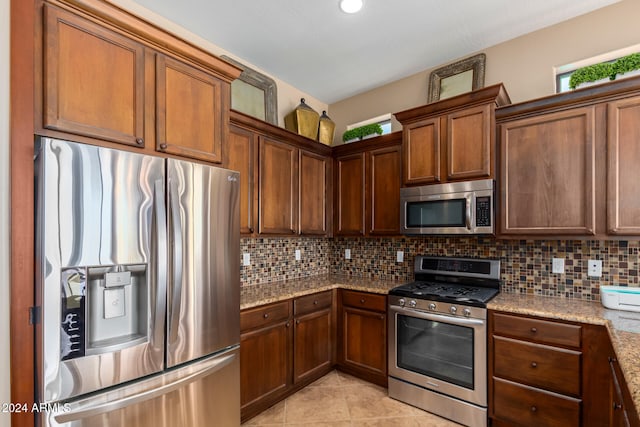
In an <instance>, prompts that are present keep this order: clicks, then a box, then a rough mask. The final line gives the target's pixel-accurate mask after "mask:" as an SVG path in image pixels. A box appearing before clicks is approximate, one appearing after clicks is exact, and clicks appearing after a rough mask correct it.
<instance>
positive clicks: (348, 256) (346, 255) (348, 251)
mask: <svg viewBox="0 0 640 427" xmlns="http://www.w3.org/2000/svg"><path fill="white" fill-rule="evenodd" d="M344 259H351V249H345V250H344Z"/></svg>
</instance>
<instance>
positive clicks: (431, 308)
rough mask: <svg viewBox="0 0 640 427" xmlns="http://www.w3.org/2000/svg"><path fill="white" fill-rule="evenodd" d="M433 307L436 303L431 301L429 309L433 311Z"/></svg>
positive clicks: (434, 307)
mask: <svg viewBox="0 0 640 427" xmlns="http://www.w3.org/2000/svg"><path fill="white" fill-rule="evenodd" d="M435 309H436V304H435V303H433V302H432V303H431V304H429V310H431V311H435Z"/></svg>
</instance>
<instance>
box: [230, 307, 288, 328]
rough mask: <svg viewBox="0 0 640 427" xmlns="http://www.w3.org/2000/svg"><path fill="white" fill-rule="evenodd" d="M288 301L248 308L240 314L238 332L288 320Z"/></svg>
mask: <svg viewBox="0 0 640 427" xmlns="http://www.w3.org/2000/svg"><path fill="white" fill-rule="evenodd" d="M290 315H291V304H290V300H287V301H282V302H277V303H274V304H269V305H263V306H260V307H256V308H250V309H248V310H244V311H242V312H241V313H240V330H241V331H246V330H248V329H255V328H260V327H263V326H267V325H270V324H272V323H276V322H279V321H283V320H286V319H288V318H289V316H290Z"/></svg>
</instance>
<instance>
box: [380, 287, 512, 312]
mask: <svg viewBox="0 0 640 427" xmlns="http://www.w3.org/2000/svg"><path fill="white" fill-rule="evenodd" d="M499 292H500V290H499V289H495V288H484V287H477V286H467V285H464V284H452V283H442V282H428V281H416V282H411V283H407V284H406V285H401V286H398V287H396V288H393V289H392V290H391V291H390V292H389V294H391V295H399V296H404V297H409V298H415V299H423V300H433V301H443V302H457V303H460V304H466V305H472V306H476V307H486V305H487V302H488V301H489V300H491V298H493V297H494V296H496V295H497V294H498V293H499Z"/></svg>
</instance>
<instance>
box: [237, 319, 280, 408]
mask: <svg viewBox="0 0 640 427" xmlns="http://www.w3.org/2000/svg"><path fill="white" fill-rule="evenodd" d="M290 331H291V328H290V323H289V322H288V321H283V322H280V323H278V324H275V325H272V326H269V327H266V328H263V329H259V330H255V331H252V332H246V333H243V334H242V336H241V338H240V373H241V374H240V401H241V405H242V410H243V412H244V410H245V408H246V407H248V406H249V405H251V404H254V403H259V402H260V401H264V400H267V399H270V398H274V396H277V395H279V394H281V393H284V392H285V391H286V390H287V388H288V387H289V385H290V378H291V376H290V369H291V368H290V367H291V356H290V355H291V347H290V343H291V339H290Z"/></svg>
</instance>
